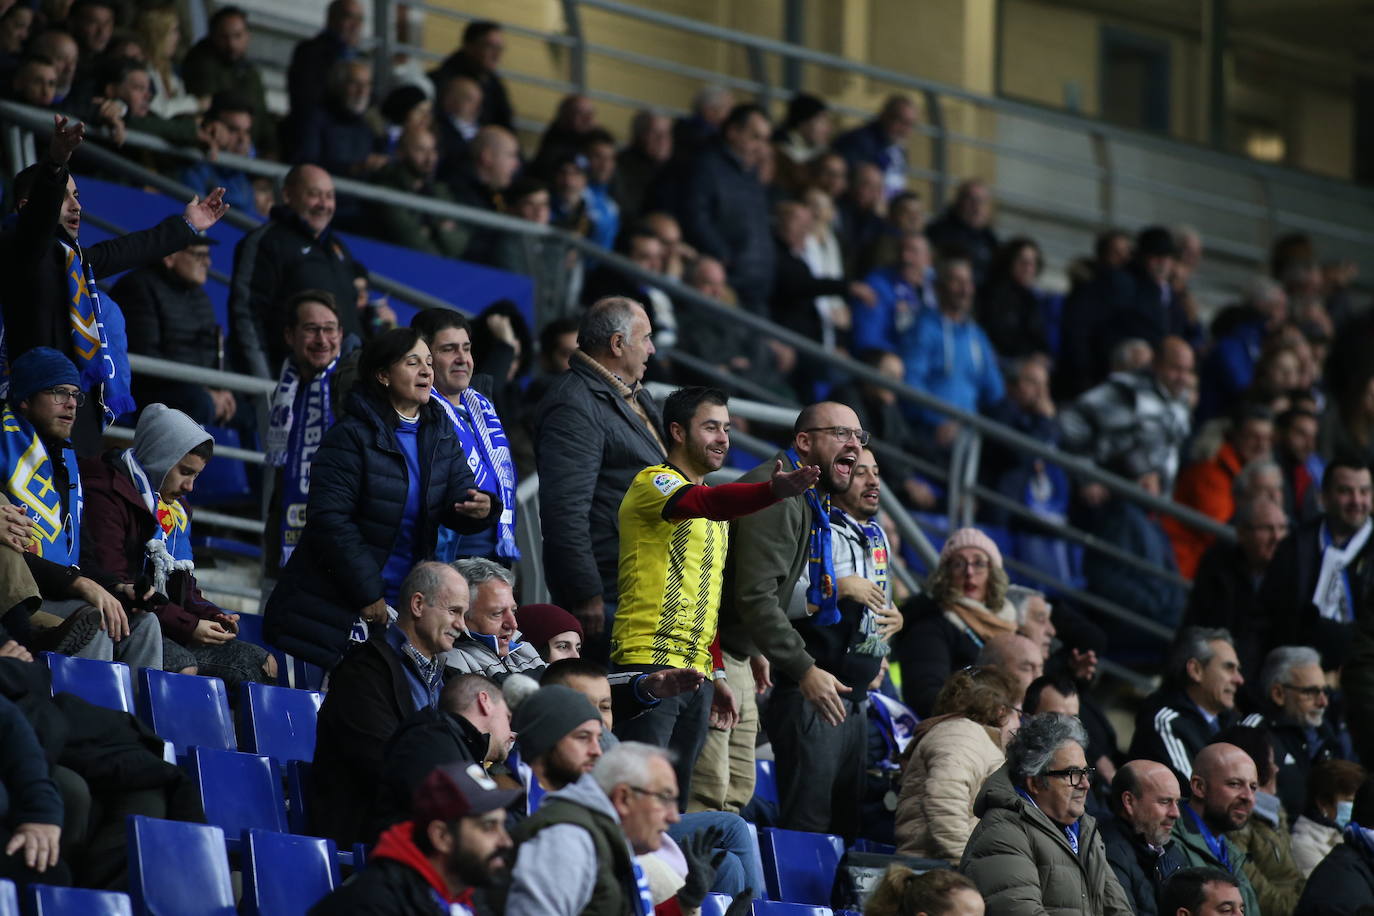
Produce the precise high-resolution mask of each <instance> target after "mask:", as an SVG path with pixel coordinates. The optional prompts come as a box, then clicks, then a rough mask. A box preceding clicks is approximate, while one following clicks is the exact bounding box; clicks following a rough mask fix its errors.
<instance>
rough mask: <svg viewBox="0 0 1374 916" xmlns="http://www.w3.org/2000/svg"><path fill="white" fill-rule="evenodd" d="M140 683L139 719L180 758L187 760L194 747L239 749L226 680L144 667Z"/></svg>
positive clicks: (141, 671) (140, 673)
mask: <svg viewBox="0 0 1374 916" xmlns="http://www.w3.org/2000/svg"><path fill="white" fill-rule="evenodd" d="M138 683H139V686H140V687H142V688H143V692H142V693H141V694H140V695H139V697H138V715H139V718H141V719H142V720H143V721H144V722H146V723H148V727H150V728H151V729H152V730H153V731H155V732H157V734H158V736H159V737H161V738H163V739H164V740H167V741H170V742H172V746H173V747H174V748H176V752H177V757H185V756H186V751H187V749H188V748H190V747H191V746H192V745H201V746H204V747H217V748H222V749H224V750H226V751H227V750H233V749H234V748H235V747H236V746H237V742H236V741H235V739H234V720H233V718H232V717H231V716H230V715H229V697H228V694H226V693H225V692H224V681H221V680H220V679H219V678H217V677H200V676H199V675H195V674H175V673H173V672H171V671H154V670H153V669H152V668H140V669H139V672H138Z"/></svg>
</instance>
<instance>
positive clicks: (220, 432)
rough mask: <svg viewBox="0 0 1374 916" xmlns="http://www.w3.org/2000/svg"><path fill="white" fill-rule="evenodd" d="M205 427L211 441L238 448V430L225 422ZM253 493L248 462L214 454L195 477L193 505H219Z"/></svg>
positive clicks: (243, 498) (240, 499)
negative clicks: (194, 503) (225, 424)
mask: <svg viewBox="0 0 1374 916" xmlns="http://www.w3.org/2000/svg"><path fill="white" fill-rule="evenodd" d="M205 431H206V432H207V433H209V434H210V435H212V436H214V437H215V444H216V445H220V446H227V447H232V448H239V447H240V446H241V445H242V444H243V443H242V442H241V441H240V439H239V431H238V430H237V429H231V428H229V427H225V426H207V427H206V428H205ZM252 495H253V487H252V485H251V484H250V482H249V480H248V466H247V465H246V464H244V463H243V462H242V461H240V460H239V459H237V458H226V457H224V456H223V455H216V456H215V457H214V458H211V459H210V463H209V464H207V465H206V466H205V470H203V471H201V472H200V476H199V477H197V478H196V505H198V506H207V507H208V506H222V505H226V504H232V503H241V502H243V501H245V500H247V499H248V498H249V497H250V496H252Z"/></svg>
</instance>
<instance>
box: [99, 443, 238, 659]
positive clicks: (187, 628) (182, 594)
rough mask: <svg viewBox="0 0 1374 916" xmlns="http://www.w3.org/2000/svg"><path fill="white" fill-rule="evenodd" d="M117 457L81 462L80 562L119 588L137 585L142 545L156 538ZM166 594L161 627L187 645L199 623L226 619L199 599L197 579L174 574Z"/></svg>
mask: <svg viewBox="0 0 1374 916" xmlns="http://www.w3.org/2000/svg"><path fill="white" fill-rule="evenodd" d="M119 456H120V451H119V450H114V451H109V452H106V453H105V454H104V455H103V456H101V457H98V458H82V459H80V461H79V462H78V464H79V465H80V467H81V489H82V493H83V495H84V497H85V500H86V505H85V508H84V510H83V511H82V513H81V559H82V561H83V562H87V563H90V564H91V565H92V566H95V567H96V568H98V569H101V570H103V571H105V572H107V573H109V574H110V575H111V576H112V577H114V578H115V579H116V580H117V581H119V582H136V581H138V577H139V576H141V575H143V574H144V571H145V570H144V567H145V560H146V557H145V553H144V546H143V545H145V544H147V543H148V541H149V540H150V539H151V538H152V537H153V533H154V530H155V527H156V525H157V521H156V519H154V518H153V516H152V514H151V513H150V512H148V510H147V509H146V508H145V507H144V505H143V499H142V497H140V496H139V495H138V490H137V489H136V488H135V487H134V482H133V481H132V480H130V479H129V475H128V474H127V473H125V471H124V470H123V467H122V463H121V461H120V457H119ZM182 505H183V506H184V505H185V502H184V501H183V503H182ZM187 512H188V513H189V512H190V509H189V508H188V509H187ZM167 591H168V595H167V597H168V598H170V599H171V600H170V601H168V602H167V604H164V605H163V606H162V607H160V608H158V609H157V610H156V614H157V618H158V622H159V623H161V624H162V632H163V635H165V636H167V637H168V638H169V639H173V640H176V641H177V642H179V643H181V644H183V645H185V644H186V643H187V642H188V641H189V640H190V638H191V634H192V633H194V632H195V629H196V624H197V623H199V622H200V621H202V620H209V619H211V618H213V617H214V616H215V615H216V614H223V613H224V610H223V609H222V608H220V607H218V606H217V605H214V604H211V603H210V602H209V601H208V600H207V599H206V598H205V596H204V595H202V594H201V593H200V588H199V587H198V586H197V585H196V580H195V577H194V576H191V575H187V574H186V573H174V574H173V576H172V578H171V580H170V581H169V582H168V583H167Z"/></svg>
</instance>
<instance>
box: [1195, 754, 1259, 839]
mask: <svg viewBox="0 0 1374 916" xmlns="http://www.w3.org/2000/svg"><path fill="white" fill-rule="evenodd" d="M1190 785H1191V788H1192V790H1193V797H1192V799H1191V800H1190V801H1189V805H1191V806H1192V808H1193V810H1194V811H1196V812H1197V813H1198V814H1200V815H1202V819H1203V821H1205V822H1206V824H1207V826H1208V828H1209V829H1211V830H1212V832H1214V833H1225V832H1227V831H1230V830H1239V829H1240V828H1241V827H1244V826H1245V825H1246V824H1247V823H1249V821H1250V812H1251V811H1253V810H1254V808H1255V793H1256V792H1257V791H1258V790H1259V773H1258V772H1257V771H1256V769H1255V761H1253V760H1251V759H1250V755H1249V754H1247V753H1245V751H1243V750H1241V749H1240V748H1238V747H1236V746H1235V745H1234V744H1225V743H1222V744H1209V745H1207V746H1206V747H1204V748H1203V749H1202V750H1200V751H1198V752H1197V756H1195V757H1194V758H1193V778H1192V780H1191V783H1190Z"/></svg>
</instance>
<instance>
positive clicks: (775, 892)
mask: <svg viewBox="0 0 1374 916" xmlns="http://www.w3.org/2000/svg"><path fill="white" fill-rule="evenodd" d="M843 855H844V840H842V839H840V838H839V837H837V836H835V835H834V834H830V833H804V832H802V831H800V830H780V829H778V828H776V827H765V828H764V829H763V830H760V831H759V856H760V858H761V859H762V860H763V880H764V884H765V885H767V888H768V899H770V900H781V901H785V902H787V903H811V904H828V903H829V902H830V889H831V886H832V885H833V884H834V883H835V869H836V868H838V867H839V864H840V858H841V857H842V856H843Z"/></svg>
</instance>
